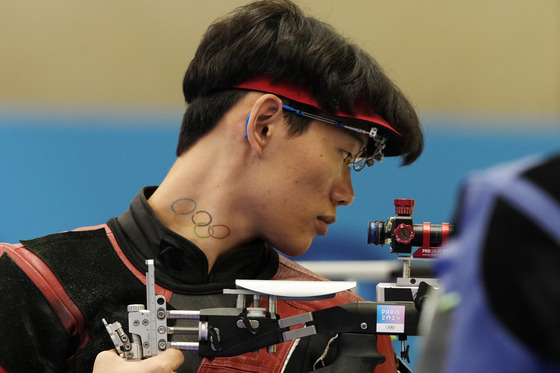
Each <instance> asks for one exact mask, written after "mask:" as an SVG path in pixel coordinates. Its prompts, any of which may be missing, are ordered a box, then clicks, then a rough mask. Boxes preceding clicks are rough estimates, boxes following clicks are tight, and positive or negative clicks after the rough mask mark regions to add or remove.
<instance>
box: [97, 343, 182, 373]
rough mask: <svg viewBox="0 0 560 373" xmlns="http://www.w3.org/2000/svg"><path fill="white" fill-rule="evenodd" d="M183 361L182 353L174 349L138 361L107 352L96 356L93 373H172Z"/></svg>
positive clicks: (113, 352)
mask: <svg viewBox="0 0 560 373" xmlns="http://www.w3.org/2000/svg"><path fill="white" fill-rule="evenodd" d="M183 360H184V357H183V353H182V352H181V351H179V350H177V349H174V348H170V349H168V350H166V351H165V352H164V353H163V354H161V355H157V356H154V357H151V358H149V359H146V360H140V361H126V360H124V359H122V358H121V357H119V355H117V353H116V352H115V350H108V351H103V352H101V353H100V354H98V355H97V357H96V359H95V364H94V365H93V373H172V372H176V371H177V369H178V368H179V367H180V366H181V364H183Z"/></svg>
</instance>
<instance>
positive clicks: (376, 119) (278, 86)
mask: <svg viewBox="0 0 560 373" xmlns="http://www.w3.org/2000/svg"><path fill="white" fill-rule="evenodd" d="M235 88H242V89H248V90H252V91H260V92H268V93H274V94H276V95H279V96H282V97H285V98H288V99H290V100H293V101H297V102H300V103H302V104H306V105H310V106H313V107H315V108H317V109H319V110H322V109H321V108H320V107H319V104H317V102H316V101H315V100H314V99H313V97H311V95H309V93H307V92H306V91H304V90H303V89H301V87H298V86H296V85H294V84H289V83H275V84H273V83H271V82H270V80H269V79H267V78H265V77H257V78H253V79H251V80H248V81H246V82H243V83H241V84H238V85H236V86H235ZM334 115H335V116H337V117H343V118H353V119H360V120H363V121H366V122H372V123H375V124H377V125H378V126H382V127H385V128H386V129H388V130H390V131H391V132H393V133H395V134H397V135H399V136H400V133H399V132H398V131H396V130H395V129H394V128H393V127H391V125H390V124H389V123H387V121H386V120H384V119H383V118H381V117H380V116H379V115H377V114H364V113H358V112H356V114H354V115H350V114H345V113H343V112H340V111H339V112H337V113H336V114H334Z"/></svg>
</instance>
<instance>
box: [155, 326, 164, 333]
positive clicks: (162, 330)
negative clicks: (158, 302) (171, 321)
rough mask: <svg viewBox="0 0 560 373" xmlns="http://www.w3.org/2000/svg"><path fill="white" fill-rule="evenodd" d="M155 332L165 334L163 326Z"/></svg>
mask: <svg viewBox="0 0 560 373" xmlns="http://www.w3.org/2000/svg"><path fill="white" fill-rule="evenodd" d="M157 331H158V333H159V334H165V332H166V328H165V326H163V325H162V326H160V327H159V328H158V330H157Z"/></svg>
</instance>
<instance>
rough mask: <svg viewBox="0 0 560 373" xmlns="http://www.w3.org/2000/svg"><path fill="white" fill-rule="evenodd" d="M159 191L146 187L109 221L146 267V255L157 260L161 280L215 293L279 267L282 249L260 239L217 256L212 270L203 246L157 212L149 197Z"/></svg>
mask: <svg viewBox="0 0 560 373" xmlns="http://www.w3.org/2000/svg"><path fill="white" fill-rule="evenodd" d="M154 191H155V187H147V188H144V189H143V190H142V191H141V192H140V193H138V194H137V195H136V197H135V198H134V200H133V201H132V202H131V204H130V208H129V209H128V210H127V211H126V212H125V213H124V214H122V215H121V216H120V217H119V218H118V219H116V218H113V219H111V220H110V221H109V222H108V225H109V227H110V228H111V230H112V231H113V233H114V234H115V237H116V238H117V241H118V242H119V245H120V246H121V248H122V250H123V252H124V253H125V255H126V256H127V257H128V258H129V259H130V261H131V262H132V263H133V264H134V266H135V267H136V268H138V269H139V270H140V271H141V272H146V270H147V267H146V265H145V260H146V259H154V260H155V268H156V276H157V282H158V283H159V284H161V285H163V286H165V287H167V288H169V289H171V290H173V291H176V292H181V293H184V294H213V293H221V292H222V289H224V288H232V287H234V282H235V280H236V279H257V280H269V279H271V278H272V277H273V276H274V275H275V274H276V272H277V271H278V253H277V252H276V250H274V249H273V248H272V247H271V246H270V245H268V244H266V243H265V242H264V241H260V240H258V241H255V242H252V243H249V244H247V245H245V246H243V247H238V248H235V249H233V250H231V251H230V252H229V253H227V254H226V255H224V256H222V257H220V258H218V260H216V262H215V263H214V265H213V267H212V270H211V271H210V273H209V272H208V261H207V259H206V255H205V254H204V252H203V251H202V250H200V248H198V247H197V246H196V245H194V244H193V243H192V242H190V241H189V240H187V239H186V238H184V237H182V236H180V235H178V234H177V233H175V232H173V231H171V230H170V229H169V228H167V227H166V226H165V225H164V224H163V222H162V221H161V220H160V219H159V218H158V217H157V215H156V214H155V212H154V211H153V209H152V208H151V206H150V205H149V203H148V201H147V200H148V198H149V197H150V195H151V194H152V193H153V192H154Z"/></svg>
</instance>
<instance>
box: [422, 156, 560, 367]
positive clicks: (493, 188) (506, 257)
mask: <svg viewBox="0 0 560 373" xmlns="http://www.w3.org/2000/svg"><path fill="white" fill-rule="evenodd" d="M559 171H560V155H559V154H556V155H554V156H548V157H545V156H533V157H530V158H526V159H523V160H519V161H517V162H512V163H510V164H508V165H501V166H499V167H495V168H492V169H491V170H487V171H486V172H479V173H477V174H475V175H471V176H470V177H469V178H468V179H467V180H466V182H465V184H464V187H463V190H462V196H461V200H460V201H461V204H460V209H459V214H458V215H457V218H458V219H457V222H456V225H455V232H456V236H455V237H454V238H453V240H451V241H450V243H449V245H448V248H447V250H448V252H447V255H445V256H444V257H443V258H442V259H441V261H440V263H438V266H437V268H438V273H439V276H441V282H442V285H443V289H444V290H445V292H444V293H443V294H442V295H441V296H440V297H439V300H438V307H437V313H435V317H434V319H433V323H432V327H431V330H430V334H429V335H428V337H427V339H426V346H425V351H424V354H423V358H422V359H421V362H420V364H419V367H418V371H419V372H421V373H428V372H429V373H439V372H459V373H463V372H489V373H494V372H495V373H498V372H504V373H505V372H523V373H528V372H538V373H542V372H560V355H558V351H557V347H558V345H559V344H560V319H559V318H558V307H559V306H560V290H559V289H560V272H559V271H558V266H559V265H560V230H559V227H560V178H558V174H559Z"/></svg>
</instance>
